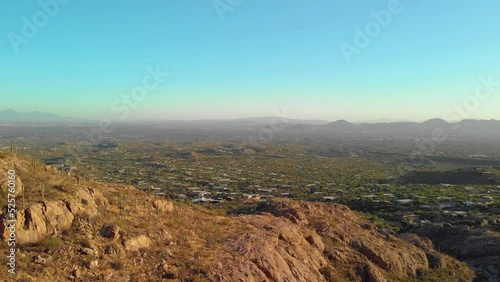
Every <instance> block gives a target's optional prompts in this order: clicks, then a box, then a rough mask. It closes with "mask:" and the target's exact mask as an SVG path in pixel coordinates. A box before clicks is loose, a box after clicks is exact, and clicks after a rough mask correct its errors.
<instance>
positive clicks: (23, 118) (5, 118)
mask: <svg viewBox="0 0 500 282" xmlns="http://www.w3.org/2000/svg"><path fill="white" fill-rule="evenodd" d="M76 120H77V119H76V118H72V117H64V116H59V115H56V114H51V113H42V112H38V111H34V112H28V113H21V112H18V111H15V110H3V111H0V124H1V123H16V124H17V123H20V124H25V123H34V124H44V123H66V122H74V121H76Z"/></svg>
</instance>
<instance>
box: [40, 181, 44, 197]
mask: <svg viewBox="0 0 500 282" xmlns="http://www.w3.org/2000/svg"><path fill="white" fill-rule="evenodd" d="M40 189H41V190H42V201H43V202H45V185H44V184H43V183H42V182H41V181H40Z"/></svg>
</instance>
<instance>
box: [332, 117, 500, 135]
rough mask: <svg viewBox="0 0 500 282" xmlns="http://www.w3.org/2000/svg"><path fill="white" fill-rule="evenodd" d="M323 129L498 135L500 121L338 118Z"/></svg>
mask: <svg viewBox="0 0 500 282" xmlns="http://www.w3.org/2000/svg"><path fill="white" fill-rule="evenodd" d="M324 128H325V130H327V131H329V132H336V133H368V134H408V133H411V134H416V135H422V136H429V135H435V136H437V135H439V134H442V133H446V134H454V135H460V134H465V135H471V134H474V135H477V136H478V137H480V136H482V135H489V136H490V135H495V136H499V135H500V121H498V120H472V119H465V120H462V121H460V122H453V123H450V122H447V121H445V120H442V119H438V118H435V119H430V120H427V121H424V122H421V123H418V122H391V123H361V124H354V123H350V122H347V121H345V120H338V121H334V122H331V123H328V124H326V125H324Z"/></svg>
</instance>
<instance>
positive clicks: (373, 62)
mask: <svg viewBox="0 0 500 282" xmlns="http://www.w3.org/2000/svg"><path fill="white" fill-rule="evenodd" d="M60 1H61V2H57V0H43V1H40V2H36V1H26V0H22V1H21V0H1V1H0V23H1V24H0V64H1V65H0V66H1V67H0V98H1V102H0V110H1V109H8V108H12V109H16V110H18V111H33V110H38V111H45V112H53V113H57V114H61V115H68V116H77V117H94V118H95V117H97V118H99V117H109V118H112V119H119V118H121V117H122V115H121V113H120V112H119V111H117V110H116V107H113V105H115V106H116V105H117V104H116V103H117V101H121V100H120V99H122V98H121V97H123V95H130V93H131V92H132V91H133V89H135V88H136V87H137V86H141V85H142V81H143V79H144V78H145V77H147V76H148V71H147V69H148V68H150V69H151V68H153V69H154V68H159V69H161V71H162V72H168V73H169V75H168V77H165V78H164V79H162V81H161V82H159V83H157V85H155V87H152V89H150V90H147V96H146V98H145V99H144V100H141V101H135V103H134V106H133V107H130V109H129V111H127V112H128V113H129V114H128V115H126V117H125V118H127V119H139V118H169V119H197V118H233V117H250V116H267V115H274V114H275V113H276V112H281V113H283V112H286V113H287V115H288V116H290V117H292V116H293V117H298V118H309V119H316V118H321V119H327V120H336V119H347V120H351V121H375V120H425V119H429V118H434V117H440V118H447V119H461V118H484V119H490V118H495V119H500V111H498V108H500V107H499V106H500V85H499V84H500V36H498V29H499V28H500V17H498V11H500V2H499V1H497V0H485V1H480V2H472V1H448V0H443V1H430V0H429V1H423V0H422V1H417V0H413V1H411V0H401V1H399V4H398V2H393V1H395V0H391V1H353V0H344V1H340V0H337V1H332V0H328V1H327V0H318V1H304V0H300V1H299V0H274V1H269V0H252V1H250V0H241V1H240V3H239V4H238V1H236V0H232V1H230V0H217V1H213V0H201V1H200V0H197V1H195V0H169V1H165V0H150V1H130V0H121V1H117V0H107V1H97V0H86V1H78V0H64V1H63V0H60ZM62 2H67V3H65V4H63V3H62ZM40 3H49V4H51V5H48V6H49V7H52V9H49V10H44V8H43V6H44V4H40ZM54 3H55V4H54ZM231 3H233V4H231ZM235 3H236V5H234V4H235ZM390 5H397V7H398V9H397V11H399V12H397V13H393V12H391V11H392V10H390V9H389V8H388V7H389V6H390ZM54 7H57V9H54ZM217 7H218V9H219V10H217ZM224 9H226V10H224ZM46 11H49V12H50V11H54V13H51V15H50V14H49V13H48V12H46ZM380 11H382V12H380ZM372 12H376V13H382V14H385V15H387V13H389V14H390V20H389V21H386V22H385V23H386V24H384V26H383V25H382V24H381V22H377V21H376V18H375V17H374V16H373V13H372ZM44 13H45V15H46V19H47V20H46V22H45V23H44V22H43V20H44V18H43V16H44V15H43V14H44ZM23 18H24V20H23ZM386 20H387V18H386ZM26 21H28V22H29V24H33V25H34V26H35V28H36V29H37V31H36V32H32V33H29V32H28V33H26V32H25V31H26V25H27V24H26ZM37 21H38V22H37ZM373 22H375V23H376V25H377V24H378V26H379V29H378V30H375V31H376V32H372V35H373V36H372V35H367V36H368V38H369V44H366V46H362V48H360V46H359V45H356V40H355V37H356V36H357V30H361V31H362V32H363V33H366V28H367V26H369V25H370V23H372V24H373ZM23 29H24V32H23ZM26 35H28V36H29V37H31V38H28V36H26ZM342 43H344V44H349V46H352V47H354V48H356V49H357V53H354V54H352V55H351V56H349V60H347V59H346V56H345V54H344V52H343V49H342V48H341V47H340V46H341V44H342ZM479 77H484V78H488V77H490V80H491V81H493V85H496V86H495V87H494V89H493V91H492V92H491V93H489V95H488V97H485V95H483V96H481V97H482V98H478V97H477V95H476V93H475V89H476V88H477V87H478V85H481V82H480V81H481V80H480V79H479ZM497 81H498V82H497ZM497 88H498V89H497ZM485 89H486V88H485ZM483 90H484V89H483ZM114 103H115V104H114ZM119 103H121V102H119ZM123 105H124V104H123ZM123 105H122V106H123ZM128 105H130V104H128ZM464 105H465V109H464ZM457 107H458V108H457ZM450 111H451V112H452V114H450ZM122 113H123V112H122Z"/></svg>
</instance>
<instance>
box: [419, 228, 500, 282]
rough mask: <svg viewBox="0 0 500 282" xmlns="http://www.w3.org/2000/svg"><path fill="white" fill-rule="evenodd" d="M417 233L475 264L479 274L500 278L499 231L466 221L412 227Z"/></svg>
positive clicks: (473, 265) (447, 251)
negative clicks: (473, 225) (475, 227)
mask: <svg viewBox="0 0 500 282" xmlns="http://www.w3.org/2000/svg"><path fill="white" fill-rule="evenodd" d="M413 231H414V232H415V233H416V234H417V235H419V236H421V237H426V238H429V239H430V240H432V242H433V243H434V245H435V246H436V248H438V249H439V250H440V251H442V252H444V253H446V254H449V255H450V256H453V257H455V258H458V259H460V260H462V261H465V262H466V263H468V264H469V265H470V266H472V267H473V268H474V270H475V271H476V273H477V274H478V275H479V278H481V279H484V280H490V281H495V280H500V270H499V269H500V235H499V234H498V233H493V232H489V231H486V230H481V229H471V228H470V227H469V226H466V225H459V226H453V225H451V224H442V225H431V226H425V227H422V228H419V229H416V230H413Z"/></svg>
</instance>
